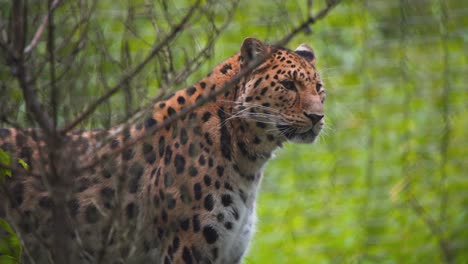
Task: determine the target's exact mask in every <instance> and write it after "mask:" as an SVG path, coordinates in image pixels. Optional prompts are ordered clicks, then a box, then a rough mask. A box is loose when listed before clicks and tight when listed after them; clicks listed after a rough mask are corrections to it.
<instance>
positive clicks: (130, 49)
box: [0, 0, 468, 263]
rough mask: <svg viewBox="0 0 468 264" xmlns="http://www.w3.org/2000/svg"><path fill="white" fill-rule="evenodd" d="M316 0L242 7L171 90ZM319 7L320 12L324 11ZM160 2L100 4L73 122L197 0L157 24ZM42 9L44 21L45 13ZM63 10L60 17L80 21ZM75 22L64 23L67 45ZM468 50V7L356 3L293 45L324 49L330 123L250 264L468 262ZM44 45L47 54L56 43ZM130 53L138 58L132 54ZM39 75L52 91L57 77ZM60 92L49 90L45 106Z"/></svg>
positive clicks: (283, 174)
mask: <svg viewBox="0 0 468 264" xmlns="http://www.w3.org/2000/svg"><path fill="white" fill-rule="evenodd" d="M82 2H83V3H84V2H86V1H82ZM154 2H155V3H159V4H160V6H164V5H166V4H167V3H166V1H154ZM307 2H308V1H280V0H275V1H240V3H239V5H238V7H237V9H236V10H235V13H234V14H233V20H232V22H231V23H230V24H227V28H225V29H222V30H221V33H220V36H219V39H218V41H217V42H216V43H215V45H214V46H213V48H212V49H210V50H209V51H210V52H211V53H210V54H212V56H210V57H209V59H208V61H206V62H204V63H203V65H200V66H199V67H196V68H195V69H194V73H193V74H191V75H190V77H188V78H187V79H185V78H183V80H182V81H181V82H179V83H177V85H174V86H171V87H170V88H171V89H178V88H181V87H183V86H185V85H189V84H191V83H193V82H195V81H196V80H198V79H199V78H200V77H202V76H205V75H206V74H207V73H208V72H209V71H210V69H211V68H212V67H214V66H215V65H216V64H217V63H219V62H221V61H222V60H224V59H225V58H227V57H228V56H231V55H232V54H233V53H235V52H237V51H238V49H239V47H240V44H241V43H242V40H243V39H244V38H245V37H248V36H255V37H257V38H260V39H262V40H264V41H267V42H270V43H274V42H275V41H278V40H279V39H281V38H282V37H283V36H285V35H286V34H287V33H288V32H289V31H290V30H291V29H292V28H293V27H294V26H296V25H298V24H299V23H300V22H301V21H303V20H304V19H305V18H306V17H307V14H306V13H305V10H307V8H306V7H307ZM310 2H312V1H310ZM313 2H314V8H313V11H314V12H317V11H319V10H320V9H321V8H323V7H324V6H325V1H313ZM80 3H81V2H80ZM148 3H152V1H143V0H138V1H120V2H117V3H116V2H113V1H110V0H105V1H98V4H97V8H96V12H95V13H94V14H93V17H92V19H93V20H92V22H93V24H91V25H90V26H89V28H88V29H89V30H90V32H92V35H90V36H88V37H89V39H88V44H87V45H86V47H85V48H83V49H84V53H82V54H84V55H80V56H82V57H79V59H78V60H76V61H72V62H71V63H74V64H73V65H76V67H71V68H70V69H67V74H69V75H70V76H73V78H63V79H61V80H60V82H59V85H60V87H61V88H63V90H61V95H60V98H61V103H62V106H61V107H60V111H59V112H60V116H59V123H60V124H62V125H63V124H65V123H66V121H67V120H70V119H72V117H73V116H74V113H77V112H79V111H81V109H82V108H83V106H84V105H86V104H87V103H89V102H90V101H92V99H93V98H94V97H97V96H99V95H100V94H102V93H103V91H105V90H106V89H108V87H109V86H111V84H112V83H115V82H116V81H117V80H118V76H119V74H120V73H121V72H123V71H124V70H125V69H127V68H128V67H130V66H131V65H134V64H136V62H137V61H139V60H141V58H143V55H144V54H146V53H147V52H148V50H149V48H150V47H151V43H152V42H153V41H154V38H155V35H156V36H158V34H157V33H158V30H161V32H164V30H167V28H168V27H169V26H170V24H171V23H170V22H171V19H173V21H172V22H173V23H175V21H177V19H176V18H177V17H178V15H179V14H183V11H185V10H186V6H187V5H188V4H189V3H191V1H182V0H178V1H173V2H171V3H170V4H167V8H168V10H172V11H170V12H172V14H173V17H169V19H168V18H166V20H164V19H161V20H160V21H163V22H161V23H160V21H159V20H156V21H153V22H155V23H159V24H158V25H157V26H155V25H153V24H152V23H151V22H152V21H151V20H150V19H148V16H147V15H146V13H147V11H148V10H149V7H148V6H151V5H149V4H148ZM161 3H162V4H161ZM165 3H166V4H165ZM31 4H32V5H35V4H36V2H32V3H31ZM205 4H207V5H211V6H212V8H210V9H207V11H206V12H212V13H210V14H209V15H210V16H211V17H212V18H213V19H214V20H215V21H216V22H217V23H218V25H221V24H222V23H223V22H224V21H226V18H227V16H228V15H229V12H227V11H226V10H227V9H228V8H229V4H228V3H221V2H218V1H212V2H210V1H206V3H205ZM0 5H2V8H1V9H2V10H3V11H2V12H0V14H1V15H2V18H6V17H8V12H9V10H8V9H9V7H8V4H7V2H6V1H0ZM37 5H38V8H37V9H33V8H31V9H30V10H32V11H31V13H34V12H37V13H38V14H40V15H42V14H43V12H44V8H43V7H41V5H40V4H39V2H38V3H37ZM129 6H130V7H131V10H132V14H131V15H130V14H129V13H128V12H127V7H129ZM41 8H42V9H41ZM61 8H62V9H60V8H59V9H57V13H58V14H60V15H61V16H71V17H74V16H76V12H74V11H73V9H72V8H68V7H67V6H65V7H61ZM34 10H37V11H34ZM153 11H154V13H155V14H156V18H158V17H157V15H158V14H159V13H158V10H153ZM41 12H42V13H41ZM60 12H62V13H60ZM161 16H162V15H161ZM38 17H41V16H38ZM130 18H131V19H130ZM37 21H40V20H37ZM57 21H59V20H57ZM164 21H165V22H164ZM207 21H208V20H207V19H205V18H203V17H202V18H201V19H200V20H198V22H197V23H193V24H191V25H190V27H188V28H186V29H185V31H184V33H182V34H181V35H180V36H178V37H177V38H176V40H175V41H174V42H173V44H172V45H171V49H172V50H173V51H174V52H173V56H174V57H173V58H174V62H173V63H174V65H173V66H174V67H175V68H179V67H183V66H184V65H185V64H186V61H185V60H184V59H185V58H186V57H185V56H188V57H190V55H191V54H195V53H196V51H199V50H200V49H201V48H202V47H203V44H205V42H206V39H207V37H206V32H208V31H209V30H211V29H212V28H211V27H210V24H209V23H207ZM33 22H34V21H33ZM70 27H71V25H68V24H67V23H62V24H60V25H59V26H57V36H58V38H60V37H61V34H62V33H65V32H69V31H70ZM80 30H82V29H81V28H78V30H77V33H76V35H74V36H72V38H73V39H75V38H78V37H79V32H80ZM31 31H32V30H31ZM61 32H62V33H61ZM122 32H124V33H125V34H128V35H127V38H126V40H125V41H123V40H121V39H123V38H122V35H123V34H122ZM155 32H156V33H155ZM32 33H33V31H32V32H31V34H32ZM156 38H157V37H156ZM78 42H79V41H77V43H78ZM467 42H468V1H465V0H445V1H444V0H414V1H413V0H411V1H410V0H400V1H389V0H374V1H371V0H368V1H365V0H361V1H350V0H349V1H343V2H342V3H340V4H339V5H338V6H337V7H336V8H335V9H333V10H332V11H331V12H330V14H329V15H328V16H327V17H326V18H324V19H323V20H320V21H319V22H317V23H316V24H315V25H312V26H311V33H310V34H299V35H298V36H296V37H295V38H293V39H292V41H291V42H290V43H289V44H288V47H289V48H291V49H294V48H295V47H296V46H298V45H299V44H301V43H307V44H309V45H311V46H312V47H313V48H314V49H315V52H316V56H317V58H318V69H319V71H320V72H321V75H322V79H323V80H324V82H325V87H326V89H327V101H326V123H327V125H326V129H325V131H324V132H323V134H322V135H321V137H320V139H319V140H318V142H316V143H315V144H314V145H296V144H287V145H286V146H285V147H284V148H283V149H281V150H279V151H278V152H277V153H276V158H275V159H274V160H272V161H271V162H270V163H269V164H268V166H267V168H266V172H265V177H264V180H263V183H262V188H261V191H260V195H259V201H258V218H259V221H258V225H257V230H258V231H257V233H256V235H255V237H254V240H253V243H252V244H251V247H250V251H249V255H248V256H247V257H246V259H245V260H244V263H468V175H467V174H468V158H467V157H468V133H467V131H468V118H467V116H468V108H467V105H468V79H467V76H468V67H467V63H468V43H467ZM37 49H38V53H45V50H46V45H45V43H42V42H41V43H39V45H38V47H37ZM70 49H71V47H70V48H67V47H62V48H61V49H60V52H62V53H63V54H68V53H69V52H70ZM123 51H124V52H123ZM178 51H179V52H178ZM126 53H127V55H128V54H130V55H131V56H130V55H128V56H127V57H125V56H121V54H126ZM65 58H66V56H65ZM116 58H117V59H116ZM129 58H132V59H131V60H130V59H129ZM114 59H115V61H114ZM32 61H33V62H34V59H32ZM116 61H118V62H116ZM161 65H163V64H162V62H159V61H158V60H154V61H152V62H150V64H149V65H148V67H146V68H145V70H144V71H143V72H142V73H141V74H140V75H141V77H139V79H137V80H134V81H132V89H128V90H124V92H123V93H121V94H120V95H117V96H115V97H113V98H112V100H111V101H110V102H109V103H108V104H105V105H103V106H102V107H100V108H98V111H97V112H96V114H95V115H94V116H93V117H92V118H91V119H90V120H88V121H87V122H86V123H84V124H83V125H82V126H83V128H90V127H103V126H110V125H112V124H115V123H116V122H118V121H122V120H126V117H125V116H128V115H129V113H131V112H132V110H135V109H136V108H137V107H135V106H132V105H128V104H126V103H123V102H128V101H129V100H130V101H133V102H134V103H135V104H136V105H137V106H139V105H140V104H141V103H142V102H148V101H149V100H150V98H152V97H154V96H156V95H158V92H159V90H158V87H161V85H163V84H162V81H161V80H162V78H164V77H165V76H164V75H163V74H161V71H158V69H160V67H161ZM38 76H42V77H39V78H38V82H40V83H41V82H42V83H43V84H44V85H46V84H47V83H48V79H47V75H45V74H44V75H41V74H39V75H38ZM0 77H1V78H0V79H1V84H2V85H1V87H0V92H1V93H3V96H2V97H1V98H0V104H1V105H2V106H3V107H4V109H2V110H5V109H6V110H5V111H6V112H9V115H10V116H13V117H14V118H15V119H16V120H19V121H20V122H21V120H23V121H24V120H25V119H26V117H25V114H24V113H25V112H24V104H23V103H22V100H21V94H20V90H19V89H18V88H17V87H16V86H17V84H16V81H15V80H14V79H13V78H12V77H11V72H10V69H8V68H7V67H5V66H4V65H1V67H0ZM103 77H105V78H103ZM4 87H13V88H14V89H7V90H1V89H5V88H4ZM15 87H16V88H15ZM47 93H48V92H47V90H44V91H43V92H42V93H39V94H40V95H41V96H43V99H44V101H45V102H47V100H48V99H47V98H48V94H47ZM7 94H8V96H5V95H7ZM129 95H131V96H129ZM12 98H13V99H14V100H12ZM123 98H124V99H123ZM129 98H130V99H129ZM8 109H13V110H11V111H7V110H8ZM17 109H19V111H18V110H17Z"/></svg>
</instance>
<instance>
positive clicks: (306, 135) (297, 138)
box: [277, 125, 321, 144]
mask: <svg viewBox="0 0 468 264" xmlns="http://www.w3.org/2000/svg"><path fill="white" fill-rule="evenodd" d="M277 127H278V129H279V131H280V134H281V135H284V136H285V137H286V139H287V140H288V141H291V142H294V143H303V144H307V143H313V142H314V141H315V139H316V138H317V136H318V135H319V133H320V131H321V128H314V127H312V128H310V129H309V130H307V131H305V132H299V129H298V128H295V127H293V126H284V125H282V126H277Z"/></svg>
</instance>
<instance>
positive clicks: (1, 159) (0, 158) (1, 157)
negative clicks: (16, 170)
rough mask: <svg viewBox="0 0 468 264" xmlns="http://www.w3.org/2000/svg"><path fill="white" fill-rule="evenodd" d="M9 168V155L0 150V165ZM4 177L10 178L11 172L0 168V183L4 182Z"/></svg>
mask: <svg viewBox="0 0 468 264" xmlns="http://www.w3.org/2000/svg"><path fill="white" fill-rule="evenodd" d="M1 164H3V165H6V166H10V164H11V157H10V154H9V153H7V152H5V151H4V150H3V149H1V148H0V165H1ZM5 177H11V170H9V169H5V168H2V167H0V183H1V182H2V181H4V180H5Z"/></svg>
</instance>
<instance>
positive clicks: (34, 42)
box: [24, 0, 60, 54]
mask: <svg viewBox="0 0 468 264" xmlns="http://www.w3.org/2000/svg"><path fill="white" fill-rule="evenodd" d="M59 4H60V0H54V2H53V3H52V5H51V6H50V9H49V12H48V13H47V15H46V16H45V17H44V19H43V20H42V24H41V25H40V26H39V28H37V31H36V33H35V34H34V37H33V39H32V40H31V43H29V45H28V46H26V48H25V49H24V53H25V54H28V53H30V52H31V51H32V50H33V49H34V48H35V47H36V46H37V44H38V43H39V40H40V39H41V37H42V35H43V34H44V30H45V29H46V27H47V25H48V24H49V18H50V15H51V14H52V12H53V11H54V10H55V9H56V8H57V7H58V5H59Z"/></svg>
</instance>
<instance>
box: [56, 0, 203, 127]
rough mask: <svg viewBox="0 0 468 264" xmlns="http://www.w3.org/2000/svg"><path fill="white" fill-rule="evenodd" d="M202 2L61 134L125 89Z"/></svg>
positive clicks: (193, 7) (173, 36) (192, 8)
mask: <svg viewBox="0 0 468 264" xmlns="http://www.w3.org/2000/svg"><path fill="white" fill-rule="evenodd" d="M200 2H201V1H200V0H197V2H196V3H195V4H194V5H193V6H192V7H191V8H190V10H189V11H188V12H187V14H186V15H185V17H184V18H183V19H182V20H181V22H180V23H179V24H177V25H176V26H174V27H173V28H172V31H171V33H169V35H168V36H166V38H165V39H164V40H162V41H161V42H159V43H158V44H157V45H155V46H154V47H153V48H152V49H151V51H150V53H149V54H148V55H147V56H146V58H145V59H144V60H143V61H142V62H140V63H139V64H138V65H137V66H135V67H134V68H133V69H131V70H130V71H129V73H127V74H126V75H125V76H124V77H123V78H122V79H121V80H120V81H119V82H118V83H117V84H116V85H115V86H114V87H113V88H112V89H110V90H108V91H107V92H105V93H104V94H103V95H102V96H101V97H100V98H98V99H97V100H96V101H95V102H94V103H92V104H91V105H90V106H88V107H87V108H86V109H85V110H84V111H83V112H82V113H81V114H80V115H79V116H78V117H77V118H76V119H75V120H74V121H72V122H71V123H70V124H68V125H66V126H65V127H64V128H63V129H62V130H61V131H60V133H62V134H66V133H67V132H68V131H70V130H72V129H73V128H74V127H76V126H77V125H78V124H79V123H80V122H82V121H83V120H84V119H86V118H87V117H88V116H90V115H91V114H92V113H93V112H94V111H95V110H96V108H97V107H98V106H99V105H101V104H102V103H103V102H105V101H107V100H108V99H109V98H110V97H111V96H112V95H114V94H115V93H117V92H118V91H119V90H120V89H122V88H123V87H125V85H126V84H127V83H128V82H130V81H131V80H132V79H133V78H134V77H135V76H136V75H137V74H138V73H139V72H140V71H141V70H142V69H143V68H144V67H145V65H146V64H148V62H150V61H151V59H153V57H154V56H156V54H158V53H159V52H160V51H161V50H162V48H163V47H164V46H166V45H167V44H169V42H171V41H172V40H173V39H174V38H175V37H176V36H177V35H178V33H179V32H180V31H181V30H182V29H183V28H184V27H185V26H186V25H187V23H188V21H189V20H190V18H191V17H192V15H193V14H194V12H195V10H196V9H197V8H198V6H199V5H200Z"/></svg>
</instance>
